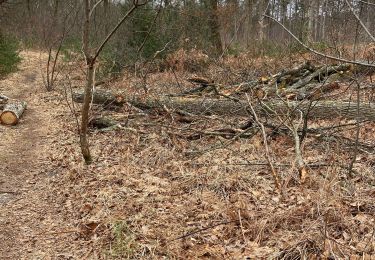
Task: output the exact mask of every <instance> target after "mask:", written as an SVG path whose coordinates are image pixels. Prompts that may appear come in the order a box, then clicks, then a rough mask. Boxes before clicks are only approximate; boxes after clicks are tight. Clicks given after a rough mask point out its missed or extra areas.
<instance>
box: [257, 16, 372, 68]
mask: <svg viewBox="0 0 375 260" xmlns="http://www.w3.org/2000/svg"><path fill="white" fill-rule="evenodd" d="M264 17H267V18H268V19H271V20H272V21H274V22H275V23H277V24H279V25H280V26H281V27H282V28H283V29H284V30H285V31H286V32H287V33H288V34H290V36H292V37H293V38H294V40H296V41H297V42H298V43H299V44H300V45H302V46H303V47H304V48H305V49H307V50H309V51H311V52H312V53H314V54H316V55H319V56H322V57H324V58H328V59H331V60H337V61H341V62H346V63H350V64H355V65H360V66H366V67H372V68H375V64H371V63H364V62H358V61H353V60H348V59H343V58H339V57H335V56H332V55H328V54H324V53H321V52H319V51H316V50H314V49H313V48H311V47H309V46H307V45H306V44H304V43H303V42H301V40H300V39H298V37H297V36H295V35H294V34H293V33H292V32H291V31H290V30H289V29H288V28H286V27H285V25H283V24H282V23H280V22H279V21H277V20H276V19H275V18H273V17H272V16H269V15H266V14H264Z"/></svg>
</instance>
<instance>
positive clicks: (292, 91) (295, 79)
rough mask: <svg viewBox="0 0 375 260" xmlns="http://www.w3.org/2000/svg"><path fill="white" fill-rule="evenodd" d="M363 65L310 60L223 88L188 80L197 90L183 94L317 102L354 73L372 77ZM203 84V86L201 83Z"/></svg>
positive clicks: (205, 82) (206, 82) (208, 82)
mask: <svg viewBox="0 0 375 260" xmlns="http://www.w3.org/2000/svg"><path fill="white" fill-rule="evenodd" d="M373 72H374V71H373V70H369V69H368V68H366V67H364V66H354V65H352V64H347V63H345V64H333V65H313V64H312V63H311V62H310V61H307V62H305V63H303V64H300V65H298V66H296V67H294V68H291V69H285V70H282V71H280V72H278V73H276V74H274V75H269V76H262V77H260V78H258V79H254V80H252V81H249V82H242V83H240V84H235V85H230V86H223V85H220V84H215V83H213V82H210V81H209V80H205V81H202V80H201V79H199V80H195V79H188V81H190V82H193V83H195V84H197V85H198V87H196V88H194V89H192V90H189V91H186V92H184V93H182V94H179V95H178V96H181V95H191V94H201V93H214V94H219V95H223V96H238V95H241V94H243V93H249V92H253V93H255V94H256V96H257V97H259V98H262V99H264V98H265V97H275V96H277V97H284V98H287V99H289V100H304V99H309V100H314V99H318V98H321V96H322V95H323V94H325V93H328V92H331V91H333V90H335V89H338V88H339V82H340V81H342V80H346V79H350V78H352V77H353V75H354V74H358V73H361V74H371V73H373ZM202 82H203V83H202Z"/></svg>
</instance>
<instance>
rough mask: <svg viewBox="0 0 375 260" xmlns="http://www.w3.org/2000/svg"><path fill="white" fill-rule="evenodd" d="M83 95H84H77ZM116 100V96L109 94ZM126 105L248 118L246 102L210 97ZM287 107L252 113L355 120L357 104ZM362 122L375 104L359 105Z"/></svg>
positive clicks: (276, 104) (277, 104)
mask: <svg viewBox="0 0 375 260" xmlns="http://www.w3.org/2000/svg"><path fill="white" fill-rule="evenodd" d="M101 92H103V91H95V93H94V97H93V100H94V101H95V100H98V99H97V98H96V95H100V96H103V94H102V93H101ZM80 95H83V94H80ZM105 96H107V97H111V93H110V92H108V93H106V94H105ZM74 97H75V98H73V100H74V101H75V102H82V96H79V94H78V93H75V94H74ZM112 98H113V99H115V98H116V96H115V95H112ZM125 102H128V103H130V104H131V105H133V106H134V107H137V108H140V109H142V110H147V109H161V110H164V109H165V107H167V108H170V109H172V110H175V111H185V112H188V113H192V114H205V115H207V114H208V115H209V114H216V115H228V116H240V117H248V116H249V111H248V103H247V101H245V100H239V101H236V100H231V99H210V98H186V97H160V98H149V99H145V100H144V99H142V98H137V97H134V98H129V99H123V101H122V103H125ZM287 104H288V106H289V108H287V107H286V103H285V102H283V101H265V102H263V105H257V106H256V107H254V108H255V111H256V113H257V114H263V115H265V114H267V115H271V116H272V113H273V112H275V113H278V114H280V115H282V114H284V113H285V112H287V111H288V109H289V110H293V111H298V110H300V111H302V112H305V113H306V112H307V111H309V116H310V118H320V119H324V118H329V119H331V118H337V117H343V118H346V119H356V118H357V104H356V103H355V102H345V101H344V102H341V101H313V103H312V106H311V107H310V102H297V101H289V102H287ZM358 119H361V120H371V121H375V103H367V102H366V103H361V104H360V106H359V117H358Z"/></svg>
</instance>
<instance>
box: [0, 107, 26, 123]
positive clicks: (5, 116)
mask: <svg viewBox="0 0 375 260" xmlns="http://www.w3.org/2000/svg"><path fill="white" fill-rule="evenodd" d="M25 109H26V102H23V101H14V102H12V103H8V104H6V105H5V107H4V110H3V112H2V113H1V115H0V121H1V123H2V124H4V125H16V124H17V123H18V121H19V120H20V118H21V116H22V114H23V112H24V111H25Z"/></svg>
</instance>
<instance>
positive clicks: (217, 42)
mask: <svg viewBox="0 0 375 260" xmlns="http://www.w3.org/2000/svg"><path fill="white" fill-rule="evenodd" d="M205 2H206V7H207V11H208V25H209V27H210V40H211V44H212V45H213V47H214V52H215V55H220V54H221V52H222V51H223V44H222V42H221V35H220V22H219V16H218V13H217V12H218V0H205Z"/></svg>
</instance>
